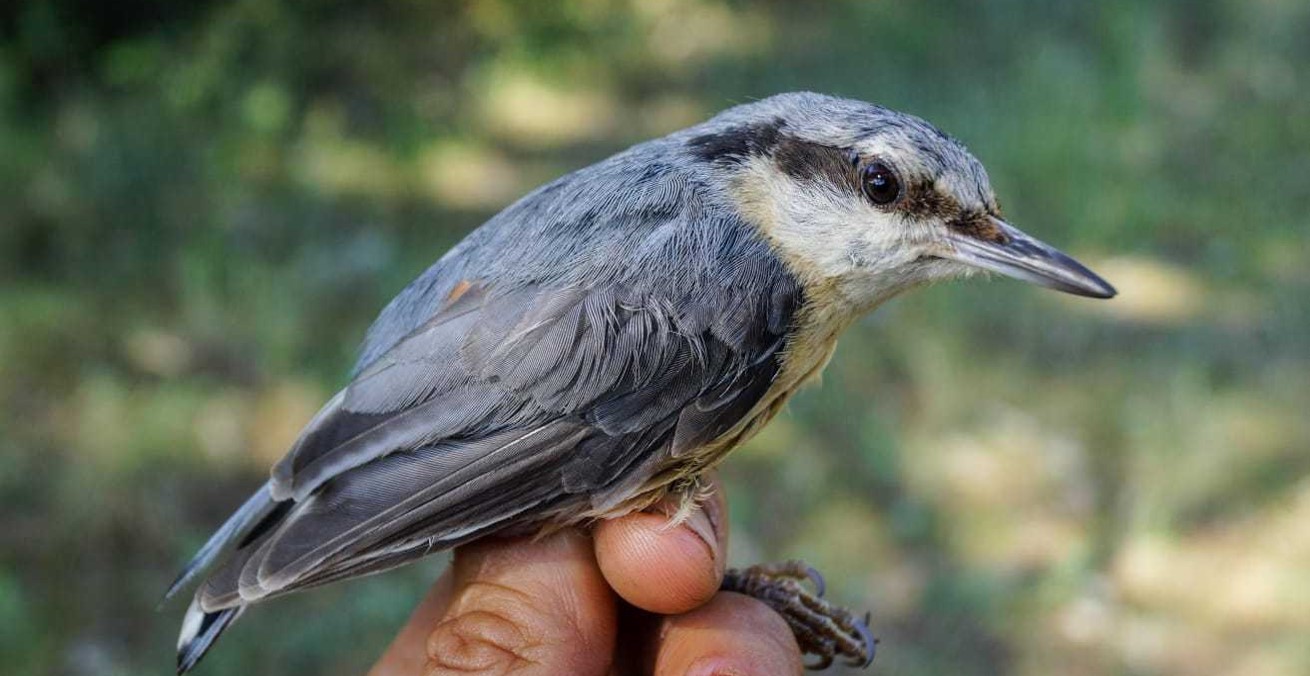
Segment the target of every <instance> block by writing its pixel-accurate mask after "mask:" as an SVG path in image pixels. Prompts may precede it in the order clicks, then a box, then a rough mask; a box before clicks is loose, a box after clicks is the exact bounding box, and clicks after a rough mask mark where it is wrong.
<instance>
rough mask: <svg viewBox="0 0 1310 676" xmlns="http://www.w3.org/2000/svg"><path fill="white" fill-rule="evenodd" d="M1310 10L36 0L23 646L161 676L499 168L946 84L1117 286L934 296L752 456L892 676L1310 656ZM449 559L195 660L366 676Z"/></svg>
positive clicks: (23, 116) (15, 529)
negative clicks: (191, 568) (189, 612)
mask: <svg viewBox="0 0 1310 676" xmlns="http://www.w3.org/2000/svg"><path fill="white" fill-rule="evenodd" d="M1308 35H1310V3H1305V2H1301V1H1297V0H1257V1H1247V0H1223V1H1211V2H1185V1H1183V0H1173V1H1170V2H1158V3H1142V2H1135V1H1128V0H1112V1H1108V2H1096V3H1091V2H1087V3H1073V2H1066V3H1050V2H1041V1H1039V0H993V1H991V2H986V3H978V2H969V1H965V0H960V1H958V2H913V3H911V2H856V1H845V2H825V3H814V2H800V1H796V2H782V1H773V2H763V3H745V2H729V1H726V0H568V1H566V2H556V3H545V2H528V1H526V0H524V1H517V2H511V1H509V0H468V1H463V2H417V1H402V0H393V1H384V2H368V3H364V2H289V1H285V0H278V1H272V0H248V1H243V2H235V3H218V2H185V3H183V2H166V1H163V0H154V1H152V0H129V1H126V2H115V3H103V2H78V1H76V0H52V1H40V0H31V1H29V2H23V3H7V4H6V5H5V8H4V9H3V10H0V500H2V501H3V503H2V504H3V509H0V655H3V659H4V666H3V667H2V668H0V670H3V671H4V672H5V673H8V674H15V675H24V674H97V675H98V674H145V673H171V669H172V663H173V654H172V653H173V643H174V638H175V635H176V630H177V626H178V621H179V618H180V615H181V610H182V606H183V605H184V604H182V603H174V604H172V605H170V606H168V607H167V608H166V609H165V610H164V611H163V612H160V613H156V612H155V610H154V604H155V602H156V601H157V600H158V597H159V594H160V592H161V591H162V590H163V588H164V587H165V586H166V585H167V583H168V582H169V581H170V580H171V579H172V576H173V574H174V572H175V571H176V569H177V568H178V567H179V566H180V565H181V564H182V563H183V562H184V561H185V560H186V559H187V558H188V557H189V556H190V555H191V553H192V552H193V550H194V548H195V547H197V546H198V545H199V544H200V543H201V542H202V541H203V539H204V538H205V537H206V536H208V534H209V533H210V532H211V531H212V529H214V528H215V527H216V526H217V525H218V524H219V523H220V522H221V521H222V520H223V518H224V517H225V516H226V515H227V514H228V513H229V511H230V510H231V509H233V508H235V507H236V506H237V505H238V504H239V503H240V502H241V500H242V499H243V497H244V496H245V494H246V493H247V492H248V491H250V490H252V489H253V488H254V487H255V486H256V485H258V483H259V482H260V481H261V477H262V476H264V475H265V473H266V471H267V468H268V466H269V465H270V463H271V462H272V461H274V460H275V459H276V458H277V457H279V456H280V454H281V453H282V452H283V450H284V449H285V448H286V446H287V445H288V443H289V442H290V441H291V440H292V439H293V437H294V436H295V434H296V432H297V431H298V430H299V428H300V426H301V425H302V424H303V423H304V422H305V421H306V420H307V419H308V417H309V416H310V415H311V414H312V413H313V412H314V411H315V410H316V409H317V407H318V406H319V405H320V403H321V402H322V401H324V400H325V399H326V398H327V397H328V396H330V394H331V393H332V392H333V391H334V390H335V388H337V387H339V386H340V385H341V384H343V378H344V377H345V375H346V373H347V370H348V368H349V366H350V364H351V361H352V359H353V356H354V349H355V346H356V345H357V343H358V342H359V340H360V339H361V338H362V336H363V331H364V329H365V327H366V326H367V324H368V323H369V322H370V320H371V319H372V318H373V316H374V315H375V313H376V312H377V311H378V310H379V309H380V308H381V307H382V305H383V304H384V303H385V302H386V301H387V299H389V298H390V297H391V296H392V295H393V294H395V293H396V292H397V291H399V290H400V288H401V287H402V286H403V285H404V284H405V283H406V282H407V281H408V280H409V279H410V278H412V277H413V276H415V275H416V274H417V273H418V272H419V271H420V270H422V269H423V268H424V267H426V266H427V265H428V264H429V263H430V262H431V261H433V260H435V259H436V258H437V257H438V256H440V255H441V253H442V252H444V251H445V249H446V248H448V247H449V246H450V245H451V244H452V243H454V242H455V241H457V240H458V239H459V238H460V237H461V236H462V235H463V234H465V233H466V232H468V231H469V230H470V229H472V228H474V227H476V226H477V225H478V224H479V223H480V222H482V221H483V220H484V219H486V218H487V217H488V216H489V215H490V214H492V213H494V212H495V211H496V210H497V209H499V208H501V207H502V206H504V205H505V204H507V203H508V202H509V201H511V200H512V199H514V198H515V197H517V196H518V195H520V194H522V193H524V192H525V191H527V190H529V189H530V188H532V187H534V186H535V185H538V184H540V183H541V182H544V181H546V180H548V179H550V178H552V177H554V176H557V175H559V174H561V173H563V172H567V171H569V170H572V169H575V168H578V167H580V166H583V165H586V164H589V163H591V162H593V161H595V160H598V159H600V158H602V157H604V156H606V155H607V154H609V153H611V152H613V151H616V150H618V149H620V148H623V147H625V146H626V145H628V144H630V143H633V142H635V141H639V140H642V139H645V138H648V137H651V136H655V135H660V134H663V133H666V132H668V131H671V130H673V129H677V128H679V127H682V126H685V125H687V124H690V123H693V122H696V121H698V120H701V119H703V118H704V117H707V116H708V115H710V114H712V113H713V112H715V111H717V110H719V109H721V108H724V107H726V106H729V105H731V104H733V103H737V102H743V101H747V100H750V99H752V98H758V97H763V96H766V95H768V94H772V93H775V92H780V91H786V90H794V89H811V90H817V91H823V92H829V93H837V94H843V95H847V96H852V97H856V98H861V99H866V100H871V101H876V102H879V103H883V104H885V105H888V106H891V107H894V108H897V109H901V110H905V111H907V112H913V113H916V114H919V115H921V116H923V117H926V118H928V119H930V120H932V121H934V122H935V123H937V124H938V125H939V126H941V127H943V128H944V129H946V130H948V131H950V132H951V133H953V134H954V135H956V136H958V137H959V138H961V139H963V140H964V141H965V142H966V143H967V144H969V146H970V148H971V149H972V150H973V151H974V152H975V153H976V154H977V155H978V156H979V157H980V158H981V159H982V160H983V162H984V163H985V164H986V165H987V166H988V168H989V170H990V172H991V175H992V179H993V183H994V184H995V186H996V189H997V191H998V193H999V194H1000V196H1001V199H1002V201H1003V202H1004V203H1005V205H1006V212H1007V214H1008V215H1009V216H1010V217H1011V219H1012V220H1013V221H1014V222H1015V223H1016V224H1017V225H1019V226H1021V227H1023V228H1025V229H1027V230H1029V231H1030V232H1033V233H1035V234H1037V235H1038V236H1040V237H1042V238H1043V239H1046V240H1047V241H1050V242H1052V243H1055V244H1057V245H1059V246H1061V247H1062V248H1065V249H1067V250H1069V251H1071V252H1073V253H1075V254H1076V255H1078V256H1079V257H1080V258H1083V259H1085V260H1086V261H1087V262H1088V263H1090V264H1091V265H1092V267H1093V268H1095V269H1097V270H1098V271H1100V272H1102V273H1103V274H1104V275H1105V276H1106V277H1107V278H1109V279H1110V280H1111V281H1112V282H1114V283H1115V284H1116V285H1117V286H1118V287H1119V289H1120V291H1121V296H1120V297H1119V298H1118V299H1116V300H1114V301H1112V302H1108V303H1097V302H1091V301H1086V300H1080V299H1074V298H1068V297H1062V296H1059V295H1057V294H1053V293H1049V292H1044V291H1040V290H1036V289H1033V288H1030V287H1024V286H1022V285H1020V284H1018V283H1014V282H1009V281H996V282H992V283H970V284H954V285H945V286H939V287H936V288H933V289H929V290H926V291H921V292H917V293H914V294H912V295H909V296H907V297H905V298H902V299H899V300H897V301H895V302H893V303H891V304H890V305H889V306H887V307H885V308H883V309H882V310H881V311H879V312H878V313H877V314H876V315H875V316H873V317H872V318H871V319H869V320H868V321H866V322H864V323H863V324H861V325H859V326H858V327H857V328H856V329H855V330H853V331H852V332H851V334H850V335H849V336H848V337H847V338H846V340H845V341H844V343H843V346H842V348H841V349H840V350H839V352H838V354H837V358H836V360H835V361H834V363H833V364H832V366H831V367H830V368H829V369H828V373H827V377H826V382H825V384H824V385H823V387H821V388H814V389H811V390H809V391H807V392H806V393H805V394H803V395H802V396H800V397H798V399H797V400H796V401H795V402H794V403H793V404H792V405H791V407H790V412H789V413H788V414H786V415H784V416H782V417H780V419H779V420H777V421H775V422H774V423H773V425H772V426H771V427H770V428H769V429H768V430H767V431H766V432H765V433H764V434H763V435H761V436H760V437H759V438H758V439H756V440H755V441H754V442H752V444H751V445H750V447H749V448H747V449H745V450H743V451H740V452H738V453H737V454H735V455H734V456H733V458H732V459H731V460H730V461H729V462H728V463H727V465H726V466H725V474H726V476H727V479H728V482H729V485H730V500H731V504H732V510H733V513H732V518H733V523H734V535H733V537H734V538H735V540H734V542H733V547H734V549H733V557H734V560H735V561H736V562H737V563H748V562H752V561H756V560H772V559H778V558H782V557H793V556H797V557H804V558H806V559H807V560H809V561H810V562H812V563H814V564H815V565H817V566H818V567H819V568H820V569H822V570H824V571H825V572H826V573H827V574H828V576H829V579H830V582H831V588H832V591H831V594H832V596H833V597H835V598H837V599H839V600H842V601H845V602H848V603H849V604H850V605H852V606H855V607H857V608H868V609H870V610H872V611H873V616H874V621H873V627H874V630H875V632H876V633H877V634H878V635H879V636H880V637H881V638H882V640H883V643H882V646H881V649H880V650H879V656H878V661H877V662H876V663H875V665H874V667H873V672H872V673H882V674H942V673H958V674H997V673H1007V674H1053V673H1058V674H1074V675H1078V674H1241V675H1266V674H1267V675H1276V674H1305V673H1310V640H1307V636H1308V635H1310V415H1308V414H1307V413H1308V412H1310V302H1307V300H1306V298H1307V294H1310V242H1308V237H1307V232H1308V230H1307V218H1306V214H1307V213H1310V87H1308V85H1310V82H1307V75H1306V73H1307V68H1306V64H1307V63H1310V40H1307V36H1308ZM441 563H442V562H441V560H440V559H433V560H432V561H430V562H428V563H427V564H424V565H420V566H417V567H412V568H409V569H406V570H404V571H400V572H396V573H392V574H389V575H386V576H382V577H380V578H373V579H370V580H366V581H361V582H353V583H347V584H343V585H338V586H335V587H331V588H327V589H323V590H320V591H315V592H313V593H309V594H304V595H301V596H297V597H292V598H288V599H285V600H282V601H278V602H276V603H270V604H269V605H267V606H263V607H260V608H259V609H258V610H257V612H252V613H250V614H249V615H248V616H247V617H246V618H245V619H243V620H242V622H241V623H239V624H238V625H236V627H235V628H234V629H233V630H232V631H231V632H229V634H228V635H227V636H226V637H225V639H224V640H223V641H222V642H221V643H220V644H219V646H218V649H217V650H216V651H215V653H214V654H213V655H211V656H210V657H209V658H208V659H207V660H206V662H205V663H204V664H203V665H202V666H201V670H200V673H202V674H206V675H212V676H219V675H222V674H280V673H293V672H295V673H316V674H356V673H361V672H362V671H363V670H364V669H365V668H366V667H367V665H369V664H370V663H371V661H372V659H373V658H374V657H375V656H376V655H377V654H378V653H379V652H380V650H381V649H382V647H383V646H384V645H385V644H386V643H387V642H388V640H389V638H390V635H391V634H392V633H393V632H394V631H395V630H396V628H397V627H398V626H399V624H400V623H401V622H402V621H403V619H404V617H405V616H406V615H407V613H408V611H409V609H410V608H411V606H412V605H413V603H414V602H415V601H416V600H417V598H418V597H419V595H420V594H421V593H422V590H423V589H424V588H425V586H426V584H427V583H428V582H429V581H430V580H431V579H432V578H433V577H434V576H435V575H436V574H437V572H438V571H439V570H440V566H441Z"/></svg>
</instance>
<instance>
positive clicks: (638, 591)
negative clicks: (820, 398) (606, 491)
mask: <svg viewBox="0 0 1310 676" xmlns="http://www.w3.org/2000/svg"><path fill="white" fill-rule="evenodd" d="M713 487H714V492H713V494H712V495H711V496H710V497H709V498H708V499H707V500H706V501H705V502H703V503H702V504H701V508H700V509H698V510H697V511H695V512H694V513H693V514H692V515H691V517H689V518H688V519H687V520H686V521H685V522H683V523H682V524H680V525H678V526H676V527H672V528H670V527H669V516H668V514H667V512H666V510H662V509H655V510H652V511H648V512H641V513H637V514H630V515H628V516H624V517H620V518H617V519H612V520H608V521H602V522H600V523H598V524H597V525H596V526H595V527H594V528H593V529H591V532H590V533H586V532H583V531H579V530H566V531H562V532H558V533H555V534H553V535H550V536H548V537H544V538H530V537H529V538H512V539H488V540H484V541H480V542H476V543H473V544H470V545H467V546H464V547H460V548H458V549H457V550H455V557H454V561H453V562H452V564H451V566H450V568H449V569H448V570H447V571H446V572H445V574H443V575H442V576H441V578H440V579H438V580H437V582H436V583H435V584H433V586H432V588H431V590H430V591H429V592H428V594H427V596H426V597H425V598H424V599H423V600H422V602H420V603H419V606H418V608H416V609H415V610H414V613H413V614H412V615H411V616H410V618H409V621H408V622H407V623H406V624H405V626H404V627H403V628H402V629H401V630H400V633H399V634H398V635H397V636H396V639H395V640H394V641H393V642H392V644H391V645H390V647H388V648H387V651H386V652H385V653H384V654H383V655H382V657H381V658H380V659H379V660H378V661H377V663H376V664H375V665H374V666H373V669H372V671H370V672H369V673H370V676H418V675H423V676H447V675H453V674H460V675H461V676H470V675H474V674H488V675H489V674H515V675H516V676H519V675H521V676H537V675H541V676H545V675H547V674H552V675H553V674H561V673H568V674H579V675H588V674H595V675H597V676H606V675H613V676H626V675H628V674H655V675H656V676H665V675H670V676H672V675H674V674H677V675H679V676H682V675H684V674H687V675H690V676H714V675H728V674H731V675H732V676H753V675H755V674H760V675H764V674H800V673H801V672H802V664H801V654H800V650H799V648H798V647H797V644H796V640H795V638H793V636H792V633H791V631H790V630H789V629H788V627H787V625H786V623H785V622H784V621H783V620H782V618H781V617H780V616H779V615H778V614H777V613H775V612H774V611H773V610H772V609H770V608H769V607H768V606H766V605H765V604H764V603H762V602H760V601H758V600H755V599H753V598H750V597H747V596H743V595H740V594H733V593H729V592H721V591H719V584H720V582H721V581H722V579H723V571H724V554H725V553H726V551H727V537H728V532H727V513H726V509H727V508H726V503H725V502H724V498H723V491H722V490H721V487H720V486H719V485H718V484H717V482H715V483H714V484H713Z"/></svg>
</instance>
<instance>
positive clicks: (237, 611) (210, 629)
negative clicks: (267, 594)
mask: <svg viewBox="0 0 1310 676" xmlns="http://www.w3.org/2000/svg"><path fill="white" fill-rule="evenodd" d="M245 609H246V607H245V606H233V607H231V608H224V609H222V610H216V611H214V612H212V613H207V612H205V611H203V610H201V609H200V602H199V601H192V602H191V607H190V608H187V611H186V618H185V619H183V620H182V634H181V635H180V636H178V638H177V673H178V674H185V673H186V672H188V671H191V669H192V667H194V666H196V663H197V662H199V661H200V658H202V657H204V656H205V653H207V652H209V648H210V646H213V645H214V641H217V640H218V637H219V635H220V634H222V633H223V630H224V629H227V628H228V625H230V624H232V623H233V622H235V621H236V619H237V618H238V617H240V616H241V611H243V610H245Z"/></svg>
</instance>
